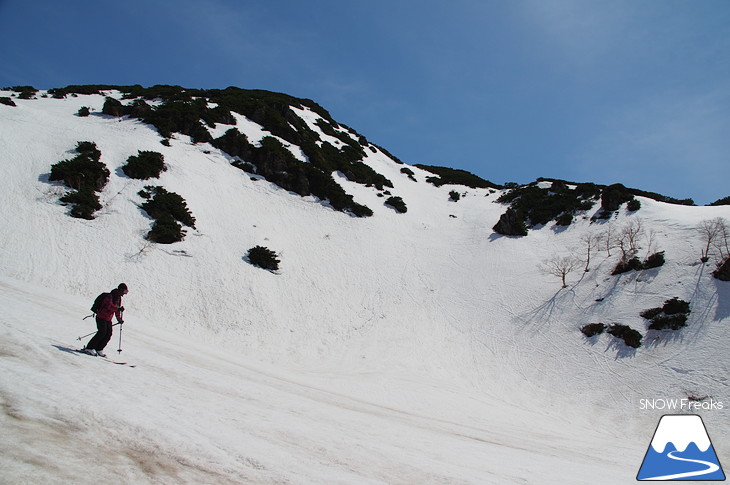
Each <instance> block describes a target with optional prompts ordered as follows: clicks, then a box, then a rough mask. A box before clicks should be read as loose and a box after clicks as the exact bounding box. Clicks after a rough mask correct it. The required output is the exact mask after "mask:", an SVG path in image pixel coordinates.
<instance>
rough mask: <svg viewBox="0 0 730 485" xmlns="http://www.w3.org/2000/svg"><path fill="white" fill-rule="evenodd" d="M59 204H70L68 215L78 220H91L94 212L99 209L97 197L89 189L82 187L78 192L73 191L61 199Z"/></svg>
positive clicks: (99, 204)
mask: <svg viewBox="0 0 730 485" xmlns="http://www.w3.org/2000/svg"><path fill="white" fill-rule="evenodd" d="M60 200H61V202H63V203H66V204H71V205H72V207H71V211H70V214H71V216H73V217H78V218H80V219H88V220H92V219H93V218H94V212H96V211H98V210H99V209H101V207H102V206H101V203H100V202H99V196H98V195H96V192H94V191H93V190H92V189H90V188H89V187H82V188H81V189H80V190H74V191H73V192H69V193H67V194H65V195H64V196H63V197H61V199H60Z"/></svg>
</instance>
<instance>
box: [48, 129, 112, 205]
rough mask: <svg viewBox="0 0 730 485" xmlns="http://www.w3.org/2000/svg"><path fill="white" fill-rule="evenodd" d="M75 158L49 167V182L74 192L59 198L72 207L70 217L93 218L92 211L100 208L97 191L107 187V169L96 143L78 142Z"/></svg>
mask: <svg viewBox="0 0 730 485" xmlns="http://www.w3.org/2000/svg"><path fill="white" fill-rule="evenodd" d="M76 152H77V155H76V156H75V157H73V158H72V159H70V160H63V161H60V162H58V163H55V164H53V165H51V174H50V176H49V178H48V180H50V181H60V182H62V183H63V184H64V185H65V186H67V187H69V188H71V189H74V190H75V192H70V193H68V194H66V195H64V196H63V197H61V199H60V200H61V202H64V203H67V204H72V205H73V207H72V208H71V212H70V214H71V215H72V216H73V217H79V218H82V219H93V218H94V216H93V215H94V212H96V211H98V210H99V209H101V204H100V203H99V197H98V196H97V195H96V192H101V190H102V189H103V188H104V187H105V186H106V184H107V182H108V181H109V174H110V172H109V169H108V168H107V167H106V165H104V164H103V163H102V162H100V161H99V160H100V159H101V152H100V151H99V150H98V149H97V148H96V144H95V143H92V142H88V141H80V142H78V144H77V145H76Z"/></svg>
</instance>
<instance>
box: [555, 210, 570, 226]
mask: <svg viewBox="0 0 730 485" xmlns="http://www.w3.org/2000/svg"><path fill="white" fill-rule="evenodd" d="M572 222H573V214H571V213H570V212H564V213H562V214H560V215H559V216H558V218H557V219H555V224H556V225H558V226H569V225H570V224H571V223H572Z"/></svg>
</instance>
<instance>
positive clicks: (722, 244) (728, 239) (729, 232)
mask: <svg viewBox="0 0 730 485" xmlns="http://www.w3.org/2000/svg"><path fill="white" fill-rule="evenodd" d="M718 219H720V220H719V222H718V225H719V226H720V234H719V236H718V238H717V239H716V240H715V248H716V249H717V251H718V252H719V253H720V259H722V260H725V259H727V258H728V257H730V228H729V227H728V225H727V223H726V222H725V219H721V218H719V217H718Z"/></svg>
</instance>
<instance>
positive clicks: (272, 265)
mask: <svg viewBox="0 0 730 485" xmlns="http://www.w3.org/2000/svg"><path fill="white" fill-rule="evenodd" d="M247 257H248V261H249V262H250V263H251V264H253V265H254V266H258V267H259V268H263V269H267V270H269V271H276V270H278V269H279V263H280V262H281V261H280V260H279V259H278V257H277V254H276V253H275V252H274V251H272V250H271V249H269V248H266V247H263V246H254V247H252V248H251V249H249V250H248V254H247Z"/></svg>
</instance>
